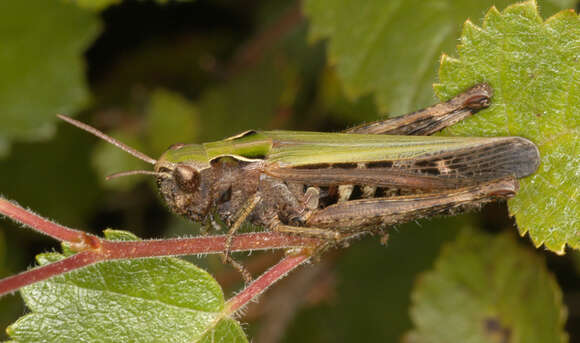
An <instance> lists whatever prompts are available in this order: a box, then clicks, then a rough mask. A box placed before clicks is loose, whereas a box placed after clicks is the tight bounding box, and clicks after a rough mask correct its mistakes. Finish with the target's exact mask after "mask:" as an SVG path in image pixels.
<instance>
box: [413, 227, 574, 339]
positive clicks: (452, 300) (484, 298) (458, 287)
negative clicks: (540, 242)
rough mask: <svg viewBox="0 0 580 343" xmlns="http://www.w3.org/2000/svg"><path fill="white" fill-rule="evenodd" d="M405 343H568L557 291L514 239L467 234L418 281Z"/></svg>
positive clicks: (542, 266)
mask: <svg viewBox="0 0 580 343" xmlns="http://www.w3.org/2000/svg"><path fill="white" fill-rule="evenodd" d="M412 300H413V305H412V307H411V318H412V319H413V322H414V324H415V329H414V331H412V332H411V333H410V334H409V335H408V337H407V338H408V339H407V342H414V343H420V342H430V343H436V342H445V343H447V342H473V343H475V342H522V343H524V342H525V343H534V342H538V343H540V342H541V343H550V342H567V334H566V333H565V332H564V324H565V322H566V309H565V307H564V305H563V304H562V292H561V290H560V289H559V287H558V284H557V283H556V280H555V279H554V277H553V276H552V275H551V274H550V273H549V272H548V271H547V269H546V265H545V263H544V261H543V259H542V258H540V257H539V256H538V255H536V254H534V252H533V251H529V250H526V249H524V248H522V247H521V246H519V245H518V242H516V241H515V240H514V239H513V238H512V237H511V236H508V235H501V236H496V237H493V236H490V235H487V234H483V233H479V232H476V231H473V230H464V231H463V232H462V234H460V235H459V236H458V238H457V240H456V241H455V242H453V243H451V244H449V245H448V246H446V247H445V249H444V250H443V251H442V253H441V255H440V257H439V259H438V260H437V262H436V264H435V268H434V270H432V271H429V272H427V273H425V274H424V275H422V277H421V278H420V279H419V280H418V282H417V286H416V288H415V289H414V290H413V295H412Z"/></svg>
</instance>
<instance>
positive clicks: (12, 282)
mask: <svg viewBox="0 0 580 343" xmlns="http://www.w3.org/2000/svg"><path fill="white" fill-rule="evenodd" d="M103 257H104V256H102V255H99V254H96V253H94V252H92V251H83V252H81V253H78V254H76V255H73V256H70V257H67V258H65V259H63V260H60V261H57V262H54V263H50V264H46V265H44V266H42V267H38V268H34V269H31V270H27V271H25V272H22V273H20V274H16V275H12V276H9V277H7V278H4V279H1V280H0V297H1V296H3V295H4V294H7V293H10V292H14V291H17V290H18V289H20V288H22V287H24V286H28V285H31V284H33V283H35V282H39V281H42V280H46V279H48V278H49V277H51V276H55V275H60V274H64V273H66V272H69V271H71V270H75V269H79V268H82V267H85V266H88V265H90V264H93V263H95V262H99V261H102V260H103Z"/></svg>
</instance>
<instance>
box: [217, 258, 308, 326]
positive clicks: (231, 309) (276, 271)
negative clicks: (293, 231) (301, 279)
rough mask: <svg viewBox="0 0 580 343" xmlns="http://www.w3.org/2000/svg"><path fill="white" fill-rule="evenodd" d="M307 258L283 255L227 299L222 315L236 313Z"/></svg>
mask: <svg viewBox="0 0 580 343" xmlns="http://www.w3.org/2000/svg"><path fill="white" fill-rule="evenodd" d="M309 258H310V255H307V254H299V255H291V256H287V257H285V258H284V259H282V260H281V261H280V262H278V264H276V265H275V266H273V267H272V268H270V269H268V270H267V271H266V272H265V273H264V274H262V275H261V276H260V277H259V278H257V279H256V280H254V282H252V283H251V284H250V285H249V286H248V287H246V288H245V289H244V290H243V291H241V292H240V293H238V294H237V295H236V296H234V297H233V298H231V299H230V300H228V302H227V303H226V305H225V307H224V312H223V315H224V316H230V315H232V314H234V313H236V312H237V311H239V310H240V309H241V308H243V307H244V306H246V305H247V304H248V302H250V301H251V300H253V299H255V298H256V297H257V296H259V295H260V294H262V293H264V292H265V291H266V289H268V287H270V286H271V285H273V284H274V283H275V282H277V281H278V280H280V279H282V278H283V277H285V276H286V275H287V274H288V273H290V272H291V271H292V270H294V269H296V268H297V267H298V266H300V265H301V264H302V263H304V262H306V261H308V259H309Z"/></svg>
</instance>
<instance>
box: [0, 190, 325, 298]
mask: <svg viewBox="0 0 580 343" xmlns="http://www.w3.org/2000/svg"><path fill="white" fill-rule="evenodd" d="M0 213H2V214H4V215H6V216H8V217H9V218H12V219H14V220H16V221H18V222H20V223H23V224H25V225H28V226H30V227H32V228H33V229H35V230H37V231H39V232H42V233H45V234H47V235H49V236H51V237H54V238H57V239H59V240H61V241H65V242H68V243H70V244H71V248H73V249H74V250H76V251H79V253H78V254H76V255H73V256H71V257H68V258H65V259H63V260H61V261H58V262H55V263H51V264H48V265H44V266H42V267H38V268H34V269H31V270H28V271H25V272H22V273H20V274H17V275H13V276H10V277H7V278H5V279H2V280H0V296H2V295H4V294H6V293H10V292H14V291H16V290H18V289H19V288H21V287H24V286H26V285H30V284H33V283H35V282H38V281H42V280H46V279H48V278H49V277H51V276H55V275H60V274H63V273H66V272H68V271H71V270H75V269H79V268H81V267H85V266H88V265H91V264H94V263H96V262H100V261H107V260H117V259H127V258H140V257H160V256H179V255H196V254H209V253H222V252H223V251H224V250H225V245H226V236H205V237H193V238H176V239H166V240H149V241H110V240H106V239H101V238H99V237H97V236H95V235H90V234H87V233H85V232H83V231H78V230H74V229H70V228H67V227H64V226H62V225H59V224H56V223H53V222H51V221H49V220H47V219H44V218H42V217H40V216H38V215H36V214H34V213H32V212H30V211H28V210H26V209H24V208H22V207H20V206H18V205H16V204H14V203H12V202H10V201H8V200H6V199H3V198H0ZM319 243H320V241H319V240H317V239H315V238H305V237H299V236H290V235H284V234H280V233H276V232H258V233H248V234H241V235H236V236H235V237H234V238H233V240H232V244H231V250H232V251H249V250H264V249H287V248H296V247H313V246H316V245H317V244H319ZM283 261H285V260H283ZM283 261H282V262H283ZM282 276H283V275H282ZM280 277H281V276H280ZM256 281H257V280H256ZM274 281H275V280H274Z"/></svg>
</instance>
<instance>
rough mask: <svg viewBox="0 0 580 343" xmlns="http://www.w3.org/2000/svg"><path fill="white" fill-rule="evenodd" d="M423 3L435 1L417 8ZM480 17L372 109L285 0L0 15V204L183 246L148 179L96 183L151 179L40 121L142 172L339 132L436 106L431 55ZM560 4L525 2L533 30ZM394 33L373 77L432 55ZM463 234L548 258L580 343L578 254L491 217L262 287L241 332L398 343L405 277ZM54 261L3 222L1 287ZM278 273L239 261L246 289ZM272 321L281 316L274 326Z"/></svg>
mask: <svg viewBox="0 0 580 343" xmlns="http://www.w3.org/2000/svg"><path fill="white" fill-rule="evenodd" d="M337 3H338V2H337ZM438 3H443V2H437V1H434V2H429V1H426V2H425V6H427V5H432V6H434V8H436V7H437V4H438ZM457 3H458V5H457V6H461V4H460V3H461V2H460V1H458V2H457ZM465 3H472V2H471V1H465ZM506 3H509V2H506ZM491 4H492V3H491V2H487V1H483V2H481V3H480V4H478V5H477V6H475V5H474V6H471V5H469V6H468V7H470V8H469V10H466V12H465V13H464V12H460V11H459V14H457V15H456V16H449V17H446V18H445V22H446V24H447V27H446V30H447V31H449V32H448V33H447V35H448V37H447V38H446V40H445V41H444V42H440V43H439V44H438V45H437V48H436V49H434V50H429V51H424V52H425V53H427V54H429V55H428V56H427V57H428V64H427V65H423V66H421V68H422V69H421V71H420V72H417V73H409V72H407V69H409V70H411V69H412V68H413V66H412V65H406V64H405V63H403V65H402V66H401V68H400V69H401V71H400V72H399V71H397V70H396V69H397V67H396V66H392V68H393V69H395V71H394V72H393V73H392V74H390V75H382V76H381V77H382V78H384V79H386V82H387V83H389V82H390V83H393V84H395V83H397V84H403V85H404V86H397V87H398V88H397V87H393V89H392V92H390V94H388V95H386V96H383V97H382V98H378V97H376V96H374V95H373V94H372V93H371V92H370V91H369V90H364V89H360V90H358V91H357V92H353V91H352V90H349V89H347V87H345V86H344V85H343V84H342V82H341V80H340V78H339V77H338V75H337V71H336V68H335V67H334V64H333V63H332V62H333V61H332V59H331V58H329V57H328V56H327V49H328V42H327V41H324V40H316V39H315V38H316V36H318V37H320V36H321V35H322V34H321V33H320V32H313V31H312V23H311V22H310V21H309V19H308V18H307V17H305V16H304V15H303V10H302V6H306V5H303V4H301V3H299V2H295V1H260V0H256V1H243V2H236V1H226V0H214V1H191V2H188V1H159V2H153V1H126V2H117V1H90V0H84V1H83V0H78V1H58V0H51V1H46V0H26V1H14V2H10V1H4V2H2V3H1V4H0V156H1V157H0V176H1V177H0V193H1V194H2V195H3V196H5V197H6V198H8V199H12V200H15V201H17V202H18V203H19V204H21V205H23V206H25V207H28V208H30V209H32V210H33V211H35V212H36V213H39V214H41V215H43V216H46V217H48V218H51V219H53V220H55V221H57V222H59V223H62V224H64V225H67V226H70V227H74V228H79V229H83V230H87V231H91V232H95V233H99V232H100V231H101V230H103V229H104V228H108V227H112V228H116V229H123V230H129V231H132V232H134V233H135V234H137V235H139V236H141V237H144V238H150V237H168V236H176V235H191V234H195V233H196V232H197V231H196V230H198V227H197V226H196V225H194V224H191V223H188V222H186V221H184V220H182V219H180V218H176V217H175V216H174V215H172V214H171V213H169V212H168V211H167V209H166V208H165V207H164V205H163V204H162V202H161V201H160V198H159V196H158V194H157V193H156V189H155V185H154V182H153V180H152V179H151V178H148V177H142V176H135V177H127V178H122V179H118V180H114V181H110V182H106V181H104V176H105V175H108V174H111V173H114V172H118V171H124V170H130V169H139V168H148V166H146V165H144V164H143V163H141V162H140V161H138V160H136V159H134V158H132V157H131V156H129V155H127V154H125V153H123V152H121V151H118V150H116V149H115V148H113V147H111V146H109V145H107V144H104V143H102V142H99V141H98V140H97V139H95V138H94V137H92V136H90V135H88V134H86V133H84V132H82V131H80V130H78V129H76V128H73V127H71V126H70V125H67V124H64V123H61V122H58V121H57V119H56V117H55V116H54V115H55V114H56V113H64V114H68V115H71V116H75V117H76V118H77V119H79V120H81V121H84V122H87V123H89V124H91V125H93V126H95V127H97V128H98V129H100V130H103V131H105V132H107V133H108V134H110V135H112V136H114V137H116V138H118V139H120V140H122V141H123V142H125V143H127V144H128V145H130V146H132V147H134V148H136V149H138V150H140V151H143V152H144V153H146V154H149V155H151V156H152V157H154V158H155V157H157V156H158V155H159V154H161V153H162V152H163V151H164V150H165V149H166V148H167V147H168V146H169V145H171V144H173V143H177V142H204V141H208V140H218V139H222V138H224V137H227V136H229V135H233V134H236V133H239V132H241V131H244V130H247V129H293V130H310V131H339V130H341V129H344V128H347V127H349V126H352V125H355V124H357V123H360V122H363V121H370V120H375V119H376V118H380V117H381V116H386V115H389V114H393V115H395V114H400V113H403V112H405V111H411V110H415V109H418V108H421V107H424V106H426V105H429V104H431V103H435V102H437V99H435V97H434V95H433V92H432V91H431V84H432V83H433V82H434V81H435V80H436V71H437V69H436V64H437V62H438V56H439V55H440V54H441V52H443V51H446V52H447V53H453V52H454V46H455V44H456V41H455V39H456V38H457V37H458V34H459V31H460V29H461V25H462V23H463V21H465V19H467V17H468V16H469V15H471V18H472V19H477V18H480V17H481V16H483V14H484V13H485V11H486V10H487V9H488V8H489V7H490V6H491ZM574 4H575V3H574V2H565V1H560V2H558V1H552V2H550V1H546V2H541V3H540V5H541V6H543V7H542V9H543V13H542V14H543V15H544V17H546V16H548V15H549V14H551V13H554V12H555V11H556V10H558V9H559V8H566V6H572V7H573V6H574ZM309 5H312V6H314V5H313V2H310V3H309ZM337 6H338V4H337ZM351 6H353V10H355V8H356V6H355V5H354V4H351ZM310 10H311V11H315V9H310ZM431 13H435V12H431ZM400 15H401V17H400V18H396V19H397V20H399V21H401V23H404V22H405V19H408V18H407V17H404V15H405V13H402V14H400ZM411 17H412V16H411ZM416 19H417V18H416ZM419 19H420V18H419ZM417 20H418V19H417ZM401 25H402V26H401V27H399V29H398V30H393V31H391V32H390V34H391V35H393V36H392V37H391V38H390V39H391V41H392V43H393V45H392V46H389V47H388V50H389V54H388V56H387V55H385V63H387V64H390V63H392V64H393V65H396V63H398V61H397V60H403V61H404V60H405V56H406V55H405V54H406V53H409V54H410V55H413V51H408V50H410V49H412V48H410V47H409V45H408V42H407V41H406V38H405V37H406V36H405V35H406V34H407V35H408V34H411V35H413V34H414V35H413V36H412V39H411V40H412V44H413V46H417V47H418V49H419V50H421V49H420V48H421V46H422V44H424V45H425V46H430V45H429V42H430V41H431V40H432V39H433V38H432V37H433V36H431V35H426V34H424V33H423V35H422V33H421V32H419V33H417V32H415V31H413V32H406V29H405V28H404V24H401ZM352 29H353V30H356V27H355V26H353V27H352ZM319 31H320V30H319ZM422 42H424V43H422ZM397 43H398V44H399V45H397ZM385 50H387V49H385ZM393 56H397V57H396V58H394V57H393ZM409 59H412V57H409ZM407 76H408V79H406V77H407ZM409 89H413V91H412V92H411V93H409ZM355 93H356V94H355ZM387 93H389V92H387ZM401 94H405V95H404V96H401ZM465 226H471V227H473V228H475V229H476V230H480V231H485V232H488V233H491V234H492V235H497V234H498V233H499V232H507V235H510V236H513V237H512V239H514V240H517V241H520V242H521V243H522V244H520V246H521V248H522V249H524V250H529V251H530V254H533V255H537V256H541V258H542V259H546V261H547V265H548V268H549V271H550V272H551V273H554V275H555V277H556V279H557V281H558V283H559V286H560V288H561V289H562V291H563V293H564V302H565V303H566V304H567V307H568V311H569V313H568V321H567V324H566V329H567V331H568V332H569V334H570V337H571V341H573V342H580V312H579V311H578V308H580V292H578V289H580V276H579V274H578V272H577V271H576V269H575V266H577V265H578V264H575V263H574V257H575V256H574V255H573V256H572V257H570V256H564V257H558V256H555V255H554V254H552V253H549V252H548V253H546V252H544V251H542V250H535V249H533V248H532V245H531V244H530V243H529V242H528V238H527V237H524V238H520V237H519V236H517V234H516V230H515V229H514V228H513V227H512V226H513V222H512V221H511V219H510V218H508V216H507V210H506V208H505V205H504V204H494V205H490V206H487V207H485V208H484V209H483V210H482V211H481V212H480V213H476V214H470V215H463V216H459V217H457V218H445V219H436V220H426V221H421V222H419V223H412V224H407V225H403V226H400V227H398V228H396V230H394V231H393V232H392V234H391V236H390V241H389V243H388V246H387V247H384V246H381V245H380V244H379V242H378V239H376V238H369V239H364V240H363V241H360V242H356V243H355V244H353V246H352V247H350V248H349V249H346V250H344V251H337V252H333V253H331V254H329V255H328V256H325V257H324V258H323V259H322V262H320V263H319V264H314V265H313V266H307V267H305V268H303V269H302V270H301V271H300V272H298V273H295V274H294V275H292V276H290V277H289V278H288V279H287V280H285V281H283V282H281V283H280V284H279V285H276V286H275V288H273V289H272V290H270V291H269V292H268V293H267V294H266V295H264V296H263V297H262V298H261V299H260V302H259V303H258V304H252V306H251V307H250V308H249V309H248V313H247V314H246V316H244V317H242V318H241V321H242V322H244V323H248V325H247V326H245V329H246V332H248V334H249V336H250V337H254V339H255V341H256V342H275V341H277V340H278V339H281V340H282V341H285V342H296V341H301V342H348V341H353V340H358V341H382V342H391V341H396V340H397V339H399V338H400V337H401V336H402V335H403V334H404V333H405V332H407V331H409V330H411V329H412V327H413V326H412V323H411V319H410V317H409V306H410V303H411V296H410V294H411V291H412V289H413V287H414V286H415V284H416V279H417V277H418V275H419V273H421V272H425V271H427V270H430V269H431V268H433V265H434V261H435V258H436V257H437V256H438V255H439V253H440V248H441V245H442V244H444V243H445V242H450V241H452V240H454V239H455V237H456V234H457V232H459V231H461V230H462V227H465ZM57 246H58V245H57V243H56V242H54V241H51V240H49V239H46V238H45V237H43V236H41V235H39V234H36V233H34V232H32V231H30V230H26V229H23V228H22V227H20V226H18V225H14V224H12V223H11V222H10V221H8V220H3V221H1V222H0V275H2V276H6V275H11V274H15V273H17V272H18V271H22V270H24V269H26V268H27V267H29V266H31V265H32V264H33V261H34V255H35V254H37V253H40V252H43V251H48V250H51V249H55V248H57ZM277 258H279V255H276V254H272V253H267V254H263V253H260V254H252V255H251V256H246V257H243V259H244V260H245V263H246V264H247V265H248V266H249V268H250V269H251V270H252V272H253V273H254V275H258V274H259V273H260V272H261V271H263V270H264V269H265V268H266V267H267V266H268V265H271V264H273V263H275V261H276V259H277ZM195 262H196V264H198V265H201V266H203V267H204V268H208V270H209V271H210V272H211V273H212V274H213V275H215V276H216V278H217V279H218V281H220V283H221V284H222V285H223V287H224V289H225V291H226V295H231V294H232V292H234V291H236V290H238V289H239V287H240V280H239V278H238V275H237V274H236V273H235V271H233V270H232V269H231V268H230V267H228V266H222V265H221V263H220V261H219V259H217V258H213V257H209V258H205V259H200V260H197V259H196V260H195ZM542 263H543V262H542ZM280 306H283V307H282V308H284V310H283V311H277V310H276V309H279V308H280ZM279 312H282V313H283V314H280V313H279ZM23 313H25V309H24V308H23V305H22V303H21V300H20V299H19V297H18V296H17V295H11V296H7V297H4V298H3V299H0V327H1V328H5V327H6V326H7V325H8V324H9V323H11V322H13V321H14V320H15V319H17V318H18V317H19V316H20V315H22V314H23ZM1 335H2V333H0V338H5V337H3V336H1Z"/></svg>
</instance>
